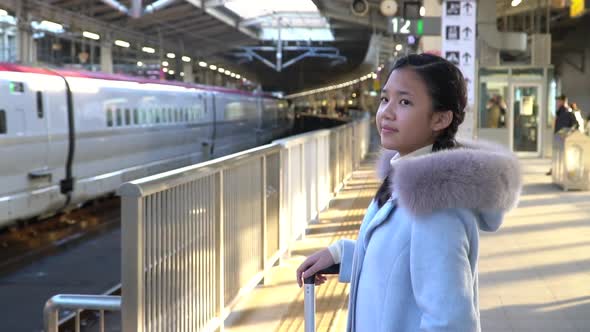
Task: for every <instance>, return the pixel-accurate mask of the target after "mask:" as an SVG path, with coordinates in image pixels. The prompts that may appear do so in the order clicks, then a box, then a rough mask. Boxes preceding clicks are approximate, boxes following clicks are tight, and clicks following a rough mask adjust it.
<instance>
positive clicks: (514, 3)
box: [511, 0, 522, 7]
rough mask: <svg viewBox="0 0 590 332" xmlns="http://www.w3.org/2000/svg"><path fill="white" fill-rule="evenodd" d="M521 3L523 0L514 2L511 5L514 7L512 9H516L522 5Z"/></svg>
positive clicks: (513, 0)
mask: <svg viewBox="0 0 590 332" xmlns="http://www.w3.org/2000/svg"><path fill="white" fill-rule="evenodd" d="M521 2H522V0H512V3H511V5H512V7H516V6H518V5H520V3H521Z"/></svg>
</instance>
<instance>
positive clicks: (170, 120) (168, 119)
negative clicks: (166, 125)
mask: <svg viewBox="0 0 590 332" xmlns="http://www.w3.org/2000/svg"><path fill="white" fill-rule="evenodd" d="M172 111H173V110H172V109H171V108H169V109H168V112H166V120H167V122H172V116H173V115H172Z"/></svg>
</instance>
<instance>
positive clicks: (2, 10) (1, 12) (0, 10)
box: [0, 9, 8, 16]
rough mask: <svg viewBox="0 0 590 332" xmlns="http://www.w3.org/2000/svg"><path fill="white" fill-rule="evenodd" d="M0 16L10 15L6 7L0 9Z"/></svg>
mask: <svg viewBox="0 0 590 332" xmlns="http://www.w3.org/2000/svg"><path fill="white" fill-rule="evenodd" d="M0 16H8V12H7V11H5V10H4V9H0Z"/></svg>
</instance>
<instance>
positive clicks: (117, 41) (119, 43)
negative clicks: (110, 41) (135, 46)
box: [115, 39, 131, 47]
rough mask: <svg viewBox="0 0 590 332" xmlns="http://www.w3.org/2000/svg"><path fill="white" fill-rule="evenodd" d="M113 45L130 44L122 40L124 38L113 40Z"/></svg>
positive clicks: (124, 45)
mask: <svg viewBox="0 0 590 332" xmlns="http://www.w3.org/2000/svg"><path fill="white" fill-rule="evenodd" d="M115 45H117V46H121V47H129V46H131V44H129V43H128V42H126V41H124V40H119V39H117V40H115Z"/></svg>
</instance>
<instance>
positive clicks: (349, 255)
mask: <svg viewBox="0 0 590 332" xmlns="http://www.w3.org/2000/svg"><path fill="white" fill-rule="evenodd" d="M338 243H339V244H340V245H341V249H342V251H341V252H342V256H341V259H340V274H339V275H338V280H339V281H340V282H350V278H351V275H352V263H353V260H354V246H355V245H356V241H355V240H348V239H342V240H339V241H338Z"/></svg>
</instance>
